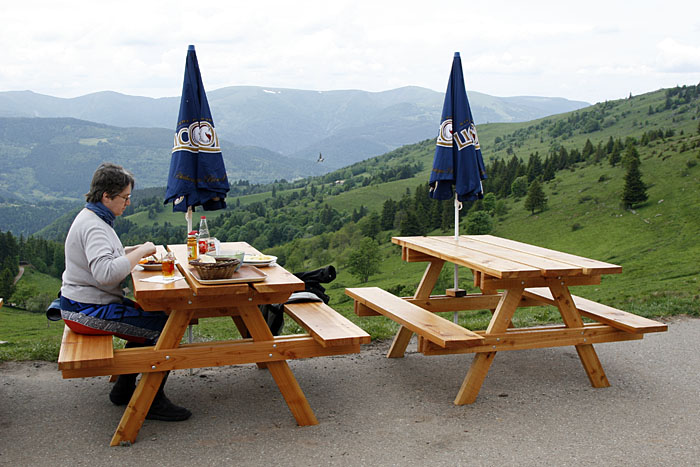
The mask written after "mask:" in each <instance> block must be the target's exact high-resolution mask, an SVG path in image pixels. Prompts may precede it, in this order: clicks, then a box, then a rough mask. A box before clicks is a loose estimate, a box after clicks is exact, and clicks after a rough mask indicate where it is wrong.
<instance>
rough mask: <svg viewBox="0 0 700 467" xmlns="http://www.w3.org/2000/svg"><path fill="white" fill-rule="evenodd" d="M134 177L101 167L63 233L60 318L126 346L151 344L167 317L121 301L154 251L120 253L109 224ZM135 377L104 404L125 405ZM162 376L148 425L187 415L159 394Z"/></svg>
mask: <svg viewBox="0 0 700 467" xmlns="http://www.w3.org/2000/svg"><path fill="white" fill-rule="evenodd" d="M133 188H134V178H133V176H132V175H131V174H130V173H129V172H127V171H126V170H125V169H124V168H123V167H121V166H119V165H116V164H111V163H107V162H106V163H103V164H101V165H100V166H99V167H98V168H97V170H96V171H95V173H94V174H93V177H92V183H91V185H90V192H89V193H87V194H86V195H85V198H86V199H87V204H86V205H85V208H84V209H83V210H82V211H80V213H78V215H77V216H76V218H75V220H74V221H73V224H72V225H71V227H70V230H69V231H68V236H67V237H66V245H65V255H66V269H65V271H64V272H63V285H62V286H61V317H62V318H63V320H64V321H65V323H66V325H67V326H68V327H69V328H71V329H72V330H73V331H74V332H77V333H81V334H103V335H104V334H111V335H115V336H117V337H120V338H122V339H125V340H126V341H127V343H126V346H125V347H127V348H129V347H142V346H147V345H154V344H155V342H156V340H157V339H158V336H159V335H160V332H161V331H162V330H163V327H164V326H165V322H166V321H167V319H168V316H167V315H166V314H165V313H163V312H146V311H143V310H142V309H141V308H140V307H139V306H138V304H137V303H135V302H134V301H132V300H129V299H128V298H126V297H125V296H124V292H123V290H122V285H121V283H122V281H123V280H124V279H125V278H126V277H127V276H128V275H129V274H130V273H131V270H132V269H133V268H134V266H136V264H138V262H139V260H140V259H141V258H144V257H147V256H150V255H152V254H154V253H155V252H156V248H155V246H154V244H153V243H152V242H146V243H143V244H141V245H137V246H134V247H129V248H126V249H125V248H124V246H123V245H122V243H121V241H120V240H119V237H118V236H117V233H116V232H115V231H114V220H115V218H116V217H117V216H120V215H121V214H123V213H124V210H125V209H126V207H127V206H128V205H129V204H130V202H131V190H132V189H133ZM137 376H138V375H137V374H129V375H120V376H119V378H118V379H117V382H116V383H115V385H114V387H113V388H112V390H111V392H110V394H109V399H110V400H111V401H112V402H113V403H114V404H116V405H125V404H127V403H128V402H129V400H130V399H131V396H132V394H133V393H134V390H135V389H136V377H137ZM166 380H167V374H166V376H165V378H164V379H163V383H162V384H161V386H160V389H159V390H158V392H157V394H156V396H155V399H154V400H153V404H152V405H151V408H150V410H149V412H148V414H147V415H146V418H148V419H151V420H164V421H180V420H186V419H188V418H189V417H190V415H192V414H191V412H190V411H189V410H187V409H186V408H184V407H178V406H177V405H175V404H173V403H172V402H170V400H169V399H168V398H167V397H166V396H165V393H164V392H163V386H164V385H165V381H166Z"/></svg>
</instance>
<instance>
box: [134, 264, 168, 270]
mask: <svg viewBox="0 0 700 467" xmlns="http://www.w3.org/2000/svg"><path fill="white" fill-rule="evenodd" d="M139 266H141V267H142V268H143V269H144V270H146V271H160V270H161V269H163V267H162V266H161V264H160V263H152V264H139Z"/></svg>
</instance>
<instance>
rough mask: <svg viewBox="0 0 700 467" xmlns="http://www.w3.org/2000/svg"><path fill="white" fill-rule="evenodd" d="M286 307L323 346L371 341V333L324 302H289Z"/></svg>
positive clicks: (367, 342) (295, 319) (300, 324)
mask: <svg viewBox="0 0 700 467" xmlns="http://www.w3.org/2000/svg"><path fill="white" fill-rule="evenodd" d="M284 308H285V310H286V312H287V314H288V315H289V316H291V317H292V319H294V321H296V322H297V323H298V324H299V326H301V327H303V328H304V329H306V331H307V332H308V333H309V334H310V335H311V336H312V337H313V338H314V339H316V341H317V342H318V343H320V344H321V345H322V346H323V347H335V346H343V345H358V344H369V343H370V342H371V337H370V335H369V334H367V333H366V332H365V331H364V330H362V329H361V328H360V327H358V326H357V325H355V324H354V323H353V322H352V321H350V320H349V319H347V318H346V317H345V316H343V315H341V314H340V313H338V312H337V311H335V310H334V309H333V308H331V307H330V306H328V305H326V304H325V303H323V302H299V303H288V304H286V305H284Z"/></svg>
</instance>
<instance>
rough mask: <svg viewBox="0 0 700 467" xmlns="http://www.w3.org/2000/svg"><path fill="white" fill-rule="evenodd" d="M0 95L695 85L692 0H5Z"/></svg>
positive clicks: (697, 17)
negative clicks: (190, 57) (186, 87)
mask: <svg viewBox="0 0 700 467" xmlns="http://www.w3.org/2000/svg"><path fill="white" fill-rule="evenodd" d="M0 18H2V27H0V44H2V46H3V50H2V53H3V56H2V58H1V60H0V91H14V90H27V89H28V90H32V91H34V92H38V93H42V94H49V95H52V96H58V97H75V96H80V95H84V94H88V93H92V92H96V91H105V90H111V91H117V92H120V93H124V94H130V95H139V96H149V97H165V96H179V95H180V91H181V88H182V78H183V73H184V66H185V56H186V52H187V46H188V44H194V45H195V46H196V50H197V57H198V59H199V64H200V68H201V71H202V77H203V80H204V86H205V88H206V89H207V90H208V91H211V90H214V89H218V88H221V87H225V86H238V85H254V86H265V87H283V88H296V89H310V90H337V89H362V90H366V91H384V90H387V89H394V88H398V87H402V86H409V85H415V86H422V87H426V88H429V89H433V90H435V91H439V92H444V91H445V88H446V86H447V79H448V75H449V71H450V66H451V62H452V56H453V55H454V52H456V51H459V52H460V53H461V55H462V63H463V67H464V76H465V81H466V85H467V92H469V91H479V92H483V93H487V94H491V95H495V96H517V95H532V96H558V97H566V98H568V99H574V100H583V101H587V102H590V103H596V102H601V101H604V100H611V99H619V98H624V97H627V96H628V95H629V94H630V93H633V94H641V93H644V92H648V91H654V90H656V89H659V88H664V87H672V86H675V85H677V84H678V85H683V84H698V83H699V82H700V1H697V0H688V1H677V0H664V1H635V2H632V1H617V0H608V1H598V0H589V1H585V2H569V1H567V0H552V1H529V2H528V1H511V2H505V1H496V0H488V1H476V2H470V1H468V0H459V1H451V0H441V1H430V2H428V1H420V0H419V1H418V2H410V1H406V0H402V1H393V0H392V1H383V0H373V1H363V0H354V1H353V0H325V1H318V2H317V1H304V0H298V1H289V0H286V1H277V0H268V1H265V2H262V1H239V0H227V1H221V2H219V1H215V0H212V1H210V2H206V1H205V2H192V1H178V0H167V1H160V0H158V1H151V0H140V1H131V0H120V1H111V0H90V1H78V0H65V1H63V0H53V1H50V2H47V1H45V0H40V1H36V0H19V1H17V0H12V1H10V0H0Z"/></svg>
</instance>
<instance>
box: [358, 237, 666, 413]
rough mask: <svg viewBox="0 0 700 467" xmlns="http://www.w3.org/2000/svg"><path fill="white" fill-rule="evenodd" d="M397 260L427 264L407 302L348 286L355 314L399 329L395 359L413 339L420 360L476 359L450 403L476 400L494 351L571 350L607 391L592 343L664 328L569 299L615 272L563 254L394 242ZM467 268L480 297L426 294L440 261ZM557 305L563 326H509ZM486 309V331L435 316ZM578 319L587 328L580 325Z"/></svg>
mask: <svg viewBox="0 0 700 467" xmlns="http://www.w3.org/2000/svg"><path fill="white" fill-rule="evenodd" d="M392 242H393V243H395V244H397V245H400V246H401V256H402V259H403V260H404V261H407V262H417V261H424V262H427V263H428V265H427V268H426V270H425V273H424V274H423V278H422V280H421V281H420V284H419V285H418V288H417V290H416V292H415V294H414V296H413V297H406V298H399V297H396V296H394V295H393V294H390V293H388V292H386V291H384V290H382V289H379V288H377V287H360V288H348V289H346V294H347V295H349V296H350V297H352V298H353V299H354V300H355V312H356V313H357V314H358V315H360V316H372V315H378V314H381V315H384V316H387V317H389V318H390V319H392V320H394V321H396V322H398V323H399V324H401V327H400V328H399V331H398V333H397V334H396V337H395V338H394V342H393V344H392V346H391V349H390V350H389V353H388V357H390V358H396V357H402V356H403V355H404V352H405V351H406V347H407V345H408V343H409V341H410V339H411V337H412V336H413V334H414V333H415V334H417V335H418V350H419V351H420V352H422V353H423V354H425V355H444V354H453V353H475V356H474V361H473V363H472V364H471V367H470V368H469V371H468V372H467V375H466V377H465V378H464V382H463V383H462V386H461V388H460V390H459V392H458V393H457V397H456V398H455V401H454V403H455V404H458V405H461V404H469V403H472V402H474V401H475V400H476V397H477V395H478V393H479V390H480V388H481V386H482V384H483V381H484V379H485V378H486V374H487V373H488V370H489V367H490V366H491V363H492V362H493V359H494V357H495V356H496V353H497V352H498V351H501V350H521V349H533V348H543V347H555V346H565V345H574V346H575V347H576V351H577V353H578V356H579V358H580V360H581V363H582V364H583V367H584V370H585V371H586V374H587V375H588V378H589V380H590V382H591V385H592V386H594V387H607V386H609V385H610V383H609V382H608V379H607V377H606V375H605V372H604V371H603V367H602V365H601V363H600V360H599V359H598V356H597V354H596V352H595V349H594V348H593V344H596V343H602V342H614V341H625V340H634V339H641V338H642V337H643V335H644V333H647V332H658V331H666V330H667V326H666V325H665V324H663V323H659V322H656V321H653V320H650V319H647V318H643V317H641V316H637V315H634V314H631V313H627V312H625V311H622V310H618V309H615V308H612V307H609V306H607V305H603V304H600V303H596V302H593V301H591V300H587V299H584V298H581V297H576V296H573V295H571V292H570V291H569V287H570V286H580V285H596V284H600V281H601V276H602V275H603V274H619V273H621V272H622V268H621V267H620V266H618V265H615V264H610V263H606V262H603V261H597V260H594V259H589V258H584V257H581V256H576V255H572V254H568V253H562V252H559V251H555V250H550V249H547V248H542V247H538V246H534V245H529V244H526V243H521V242H516V241H513V240H508V239H505V238H499V237H495V236H491V235H462V236H459V237H458V238H457V239H455V238H454V237H453V236H444V237H442V236H435V237H432V236H431V237H424V236H421V237H394V238H392ZM446 262H449V263H453V264H456V265H459V266H463V267H467V268H469V269H471V271H472V274H473V277H474V285H475V286H476V287H478V288H479V289H480V291H481V292H480V293H475V294H466V293H464V294H462V293H459V292H458V291H450V292H451V293H450V294H447V293H446V294H445V295H432V293H433V289H434V287H435V284H436V283H437V280H438V277H439V275H440V271H441V270H442V267H443V265H444V264H445V263H446ZM536 305H552V306H556V307H557V309H558V310H559V312H560V313H561V317H562V320H563V325H553V326H537V327H531V328H514V327H513V325H512V319H513V316H514V314H515V312H516V310H517V309H518V308H519V307H524V306H536ZM484 309H488V310H491V312H492V313H493V315H492V317H491V320H490V322H489V325H488V327H487V328H486V329H485V330H478V331H472V330H469V329H466V328H464V327H463V326H460V325H458V324H455V323H453V322H451V321H449V320H447V319H445V318H443V317H442V316H440V315H436V314H435V312H455V311H462V310H484ZM583 317H586V318H590V319H592V320H594V322H589V323H584V320H583Z"/></svg>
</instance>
